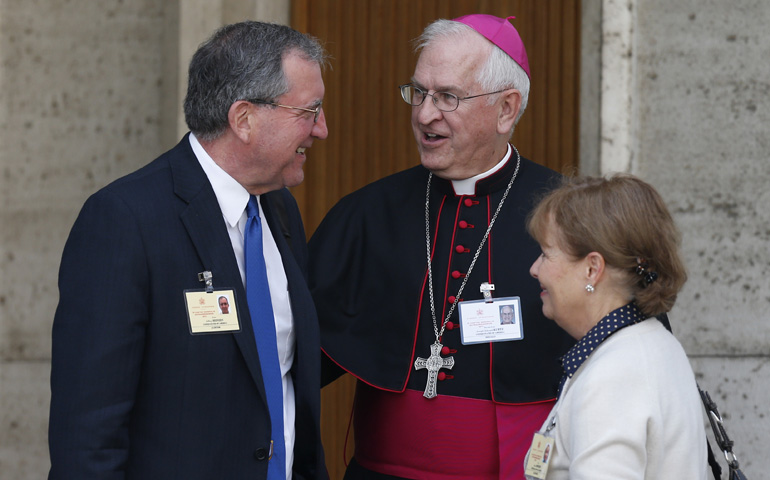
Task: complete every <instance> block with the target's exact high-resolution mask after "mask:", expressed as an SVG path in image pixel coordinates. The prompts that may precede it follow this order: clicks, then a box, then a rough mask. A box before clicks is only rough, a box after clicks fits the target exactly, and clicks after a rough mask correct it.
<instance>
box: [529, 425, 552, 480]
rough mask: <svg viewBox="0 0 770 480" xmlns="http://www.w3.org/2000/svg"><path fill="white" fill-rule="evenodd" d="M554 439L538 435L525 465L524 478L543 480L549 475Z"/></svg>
mask: <svg viewBox="0 0 770 480" xmlns="http://www.w3.org/2000/svg"><path fill="white" fill-rule="evenodd" d="M553 445H554V439H553V437H549V436H548V435H544V434H543V433H540V432H538V433H536V434H535V436H534V438H533V439H532V446H531V447H529V453H528V454H527V461H526V463H525V464H524V477H525V478H526V479H527V480H543V479H545V476H546V474H548V465H549V464H550V462H551V455H552V454H553Z"/></svg>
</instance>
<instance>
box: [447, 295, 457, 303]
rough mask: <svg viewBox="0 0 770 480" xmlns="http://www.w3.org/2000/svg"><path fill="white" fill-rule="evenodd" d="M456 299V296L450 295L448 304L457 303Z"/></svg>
mask: <svg viewBox="0 0 770 480" xmlns="http://www.w3.org/2000/svg"><path fill="white" fill-rule="evenodd" d="M456 299H457V297H455V296H454V295H450V296H448V297H447V299H446V301H447V303H455V300H456Z"/></svg>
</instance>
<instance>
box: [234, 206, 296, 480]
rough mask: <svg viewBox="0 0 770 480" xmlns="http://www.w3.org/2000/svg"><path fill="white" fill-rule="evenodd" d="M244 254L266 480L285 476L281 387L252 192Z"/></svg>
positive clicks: (268, 289)
mask: <svg viewBox="0 0 770 480" xmlns="http://www.w3.org/2000/svg"><path fill="white" fill-rule="evenodd" d="M246 214H247V215H248V219H247V220H246V231H245V233H244V247H245V248H244V252H243V253H244V257H245V261H246V262H245V263H246V298H247V300H248V302H249V313H250V314H251V324H252V327H253V328H254V337H255V338H256V340H257V352H258V354H259V363H260V365H261V366H262V379H263V382H264V385H265V393H266V395H267V404H268V408H269V409H270V423H271V424H272V438H273V456H272V458H271V459H270V463H269V464H268V467H267V478H268V480H286V446H285V445H284V441H283V388H282V383H281V365H280V363H279V361H278V345H277V342H276V338H275V318H274V317H273V304H272V302H271V301H270V286H269V284H268V282H267V269H266V268H265V257H264V254H263V252H262V222H261V221H260V218H259V205H258V204H257V198H256V197H255V196H254V195H252V196H251V197H250V198H249V204H248V205H247V206H246Z"/></svg>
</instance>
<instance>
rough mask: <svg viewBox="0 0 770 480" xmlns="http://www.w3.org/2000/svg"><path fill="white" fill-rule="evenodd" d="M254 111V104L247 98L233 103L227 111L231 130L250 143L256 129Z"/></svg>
mask: <svg viewBox="0 0 770 480" xmlns="http://www.w3.org/2000/svg"><path fill="white" fill-rule="evenodd" d="M254 113H255V111H254V104H252V103H250V102H247V101H245V100H238V101H237V102H235V103H233V104H232V105H230V110H229V111H228V112H227V121H228V123H229V124H230V130H232V132H233V133H234V134H235V136H236V137H238V138H239V139H240V140H241V141H242V142H244V143H248V142H249V141H250V139H251V135H252V132H253V130H254V122H253V120H254V118H253V117H254Z"/></svg>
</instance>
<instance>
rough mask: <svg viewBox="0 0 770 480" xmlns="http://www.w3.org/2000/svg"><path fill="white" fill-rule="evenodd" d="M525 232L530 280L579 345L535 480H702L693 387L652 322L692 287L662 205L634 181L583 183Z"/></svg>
mask: <svg viewBox="0 0 770 480" xmlns="http://www.w3.org/2000/svg"><path fill="white" fill-rule="evenodd" d="M527 227H528V230H529V232H530V234H531V235H532V236H533V237H534V238H535V240H537V241H538V243H539V244H540V246H541V249H542V254H541V255H540V257H538V259H537V260H536V261H535V263H534V264H533V265H532V267H531V269H530V273H531V274H532V276H533V277H534V278H535V279H537V280H538V281H539V282H540V286H541V289H542V292H541V294H540V296H541V299H542V301H543V313H544V315H545V316H546V317H548V318H550V319H552V320H554V321H555V322H556V323H557V324H558V325H559V326H560V327H561V328H563V329H564V330H565V331H566V332H567V333H569V334H570V335H571V336H572V337H574V338H575V339H576V340H577V343H576V344H575V346H574V347H573V348H572V349H570V350H569V351H568V352H567V354H566V355H565V356H564V357H563V358H562V364H563V367H564V376H563V377H562V383H561V385H560V390H559V399H558V401H557V403H556V405H555V406H554V408H553V410H552V411H551V414H550V415H549V416H548V419H547V420H546V422H545V423H544V424H543V427H542V429H541V430H540V431H539V432H538V433H537V434H536V435H535V438H534V439H533V443H532V448H531V449H530V453H529V455H528V458H527V464H526V466H525V468H526V473H527V478H537V479H548V480H554V479H571V480H579V479H591V480H597V479H608V480H609V479H611V480H620V479H655V480H660V479H688V480H699V479H705V478H706V472H707V461H706V439H705V431H704V423H703V419H702V413H701V411H702V406H701V402H700V398H699V396H698V392H697V388H696V384H695V378H694V375H693V372H692V369H691V367H690V364H689V361H688V360H687V356H686V355H685V352H684V350H683V349H682V347H681V345H680V344H679V342H678V341H677V340H676V339H675V338H674V336H673V335H671V334H670V333H669V331H668V330H666V328H665V327H664V326H663V324H661V323H660V322H659V321H658V320H657V319H656V318H655V315H659V314H662V313H664V312H667V311H669V310H670V309H671V307H672V306H673V304H674V301H675V300H676V296H677V293H678V292H679V290H680V288H681V287H682V285H683V284H684V282H685V280H686V273H685V269H684V265H683V264H682V261H681V258H680V255H679V251H678V247H679V240H680V236H679V233H678V231H677V229H676V226H675V225H674V222H673V219H672V218H671V215H670V214H669V212H668V210H667V209H666V206H665V204H664V202H663V200H662V199H661V197H660V195H659V194H658V193H657V192H656V191H655V190H654V189H653V188H652V187H651V186H650V185H648V184H646V183H645V182H643V181H641V180H639V179H638V178H636V177H633V176H630V175H616V176H614V177H612V178H609V179H603V178H575V179H571V180H568V181H567V182H566V183H565V184H564V185H563V186H561V187H560V188H557V189H556V190H553V191H552V192H550V193H549V194H548V195H547V196H546V197H545V198H544V199H543V200H542V201H541V202H540V203H539V204H538V206H537V207H536V208H535V209H534V210H533V212H532V214H531V217H530V219H529V222H528V225H527ZM546 448H548V449H549V451H550V454H549V455H547V456H546V455H545V453H546Z"/></svg>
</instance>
